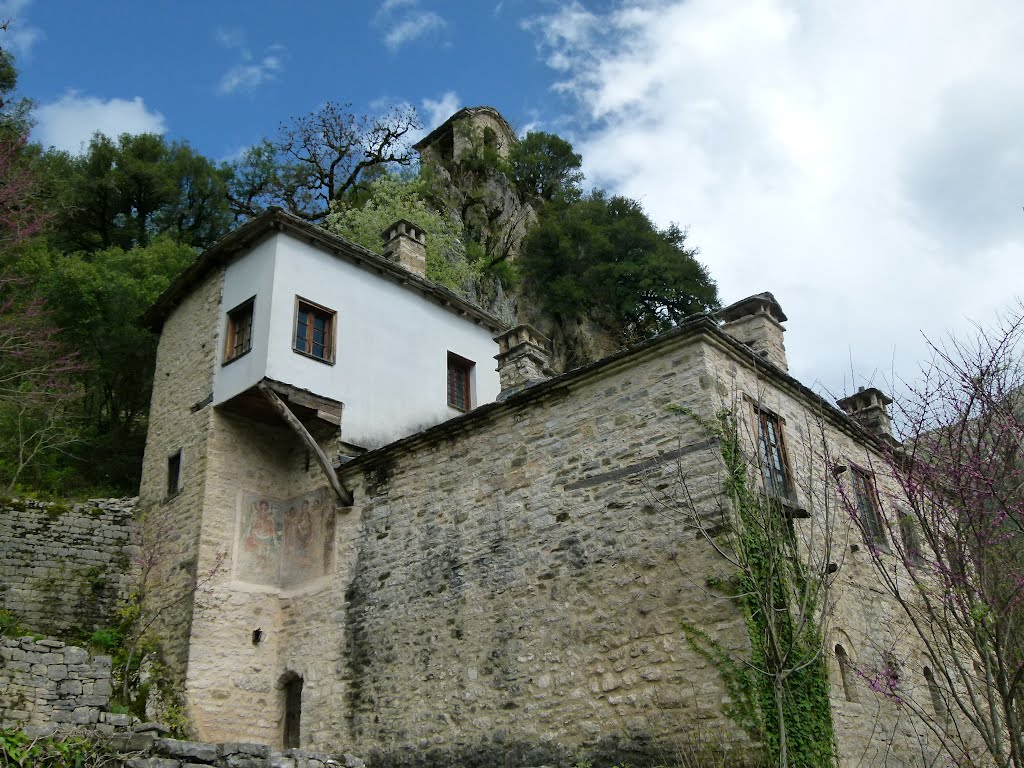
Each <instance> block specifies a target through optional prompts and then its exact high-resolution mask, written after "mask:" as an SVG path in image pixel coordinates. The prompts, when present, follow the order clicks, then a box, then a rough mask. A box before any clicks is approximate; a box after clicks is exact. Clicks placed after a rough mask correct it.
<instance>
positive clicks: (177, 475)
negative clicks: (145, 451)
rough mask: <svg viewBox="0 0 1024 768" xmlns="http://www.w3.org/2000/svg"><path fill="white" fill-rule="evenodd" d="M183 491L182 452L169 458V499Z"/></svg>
mask: <svg viewBox="0 0 1024 768" xmlns="http://www.w3.org/2000/svg"><path fill="white" fill-rule="evenodd" d="M180 490H181V451H178V452H176V453H175V454H174V455H172V456H168V457H167V498H171V496H175V495H177V493H178V491H180Z"/></svg>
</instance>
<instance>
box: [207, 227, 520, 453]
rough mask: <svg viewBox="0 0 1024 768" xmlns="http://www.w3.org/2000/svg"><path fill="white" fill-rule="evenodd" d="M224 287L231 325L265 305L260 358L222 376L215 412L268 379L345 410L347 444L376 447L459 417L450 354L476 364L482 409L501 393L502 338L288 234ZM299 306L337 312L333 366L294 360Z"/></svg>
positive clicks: (234, 267)
mask: <svg viewBox="0 0 1024 768" xmlns="http://www.w3.org/2000/svg"><path fill="white" fill-rule="evenodd" d="M224 282H225V284H224V300H223V312H222V315H223V314H224V313H226V312H227V311H228V310H230V309H232V308H234V307H235V306H237V305H238V304H240V303H241V302H243V301H245V300H246V299H248V298H250V297H251V296H254V295H255V296H256V301H255V311H254V317H253V348H252V351H251V352H249V353H248V354H247V355H245V356H244V357H242V358H239V359H237V360H235V361H233V362H231V363H230V364H228V365H226V366H224V365H221V366H219V367H218V371H217V379H216V384H215V389H214V402H215V403H221V402H224V401H225V400H228V399H229V398H231V397H233V396H234V395H236V394H238V393H239V392H242V391H244V390H245V389H246V388H248V387H250V386H252V385H254V384H255V383H256V382H258V381H259V380H260V379H261V378H262V377H263V376H267V377H269V378H271V379H274V380H276V381H280V382H284V383H286V384H291V385H292V386H295V387H299V388H302V389H306V390H309V391H311V392H315V393H316V394H319V395H323V396H325V397H329V398H332V399H335V400H340V401H341V402H343V403H344V417H343V422H342V438H343V439H344V440H345V441H346V442H350V443H355V444H357V445H361V446H365V447H376V446H379V445H383V444H385V443H388V442H391V441H392V440H395V439H397V438H399V437H402V436H404V435H407V434H410V433H412V432H415V431H417V430H419V429H421V428H423V427H426V426H429V425H432V424H436V423H438V422H441V421H445V420H446V419H450V418H452V417H454V416H457V415H459V411H457V410H456V409H454V408H451V407H449V406H448V404H447V366H448V352H454V353H455V354H457V355H459V356H461V357H464V358H466V359H468V360H472V361H473V362H474V363H476V365H475V368H474V371H473V379H472V382H471V385H472V386H471V390H472V393H473V395H472V397H473V404H474V406H475V405H480V404H483V403H487V402H491V401H493V400H494V399H495V398H496V397H497V395H498V392H499V391H500V387H499V383H498V374H497V372H496V370H495V362H494V355H495V354H497V351H498V347H497V344H495V342H494V341H493V339H492V335H493V334H492V331H490V330H489V329H487V328H485V327H483V326H479V325H477V324H475V323H474V322H473V321H472V320H468V319H466V318H464V317H460V316H459V315H457V314H455V313H454V312H451V311H449V310H447V309H444V308H443V307H441V306H439V305H437V304H435V303H433V302H431V301H429V300H428V299H426V298H424V297H423V296H422V295H421V294H420V293H419V292H418V291H415V290H410V289H408V288H406V287H403V286H401V285H399V284H397V283H394V282H392V281H390V280H388V279H386V278H382V277H380V276H379V275H377V274H375V273H373V272H370V271H368V270H366V269H363V268H361V267H358V266H356V265H354V264H351V263H349V262H347V261H345V260H344V259H341V258H339V257H337V256H334V255H332V254H329V253H326V252H324V251H322V250H321V249H319V248H317V247H315V246H313V245H309V244H307V243H304V242H301V241H299V240H297V239H295V238H294V237H292V236H291V235H288V234H286V233H278V234H275V235H273V236H271V237H270V238H268V239H267V240H265V241H263V243H261V244H260V245H259V246H257V247H256V248H254V249H253V250H252V251H251V252H250V253H248V254H246V255H245V256H243V257H241V258H239V259H237V260H236V261H235V262H233V263H232V264H231V265H230V266H229V267H228V269H227V274H226V276H225V281H224ZM296 297H300V298H302V299H306V300H308V301H310V302H313V303H315V304H319V305H322V306H324V307H327V308H329V309H332V310H334V311H335V312H337V324H336V329H337V331H336V332H337V339H336V341H335V360H334V363H333V364H326V363H323V362H321V361H319V360H314V359H311V358H309V357H306V356H304V355H300V354H298V353H296V352H294V351H293V350H292V335H293V333H294V320H295V301H296ZM222 326H226V319H225V318H223V317H222ZM224 333H225V327H222V328H221V329H220V345H221V351H220V354H221V359H223V346H224Z"/></svg>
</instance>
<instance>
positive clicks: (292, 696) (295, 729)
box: [283, 673, 302, 749]
mask: <svg viewBox="0 0 1024 768" xmlns="http://www.w3.org/2000/svg"><path fill="white" fill-rule="evenodd" d="M301 723H302V678H301V677H299V676H298V675H296V674H294V673H290V674H289V675H288V676H287V677H286V678H285V680H284V739H283V742H284V748H285V749H298V748H299V740H300V735H301V734H300V730H299V729H300V725H301Z"/></svg>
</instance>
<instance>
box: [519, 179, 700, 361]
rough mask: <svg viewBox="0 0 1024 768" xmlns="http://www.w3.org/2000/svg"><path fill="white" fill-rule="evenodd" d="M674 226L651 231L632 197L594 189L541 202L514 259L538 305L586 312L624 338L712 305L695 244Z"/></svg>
mask: <svg viewBox="0 0 1024 768" xmlns="http://www.w3.org/2000/svg"><path fill="white" fill-rule="evenodd" d="M685 241H686V233H685V232H684V231H683V230H681V229H679V228H678V227H676V226H674V225H673V226H671V227H669V228H668V229H666V230H662V231H659V230H658V229H657V228H656V227H655V226H654V224H653V223H652V222H651V220H650V219H649V218H648V217H647V215H646V214H645V213H644V211H643V209H642V208H641V206H640V204H639V203H638V202H636V201H635V200H629V199H627V198H624V197H617V196H613V197H609V196H608V195H606V194H605V193H603V192H600V191H596V192H593V193H591V194H590V195H589V196H588V197H585V198H584V199H582V200H580V201H578V202H570V203H566V204H552V205H549V206H547V207H546V208H545V209H544V210H543V212H542V214H541V216H540V219H539V221H538V222H537V224H536V225H535V226H534V227H533V228H532V229H531V230H530V232H529V234H528V235H527V236H526V239H525V240H524V242H523V250H522V254H521V256H520V258H519V260H518V264H519V268H520V270H521V273H522V274H523V276H524V278H525V279H526V281H527V282H528V284H529V286H531V291H532V292H533V293H534V294H535V295H536V296H537V297H538V298H539V299H540V302H541V305H542V307H543V308H544V309H546V310H547V311H548V312H550V313H551V314H552V315H554V316H556V317H560V318H570V317H578V316H581V315H587V316H589V317H591V318H593V319H594V320H597V321H598V322H600V323H601V324H602V325H604V326H605V327H606V328H607V329H608V330H610V331H612V332H613V333H615V334H616V335H618V336H619V337H620V338H621V339H622V340H623V341H624V342H626V343H630V342H635V341H639V340H641V339H644V338H648V337H650V336H653V335H656V334H657V333H660V332H662V331H665V330H668V329H669V328H671V327H672V326H674V325H675V324H677V323H678V322H679V321H680V320H682V319H683V318H684V317H686V316H687V315H692V314H696V313H699V312H707V311H710V310H713V309H715V308H717V307H718V292H717V288H716V287H715V283H714V281H713V280H711V278H710V277H709V276H708V273H707V270H706V269H705V268H704V266H703V265H702V264H701V263H700V262H699V261H697V258H696V255H697V251H696V250H695V249H692V248H687V247H686V243H685Z"/></svg>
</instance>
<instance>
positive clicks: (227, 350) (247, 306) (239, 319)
mask: <svg viewBox="0 0 1024 768" xmlns="http://www.w3.org/2000/svg"><path fill="white" fill-rule="evenodd" d="M255 303H256V297H255V296H253V297H252V298H251V299H249V300H248V301H244V302H242V303H241V304H239V305H238V306H237V307H235V308H234V309H232V310H231V311H230V312H228V327H227V333H226V334H225V341H224V363H225V364H227V363H230V362H231V361H232V360H236V359H237V358H239V357H241V356H242V355H244V354H245V353H246V352H248V351H249V350H250V349H252V311H253V307H254V306H255Z"/></svg>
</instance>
